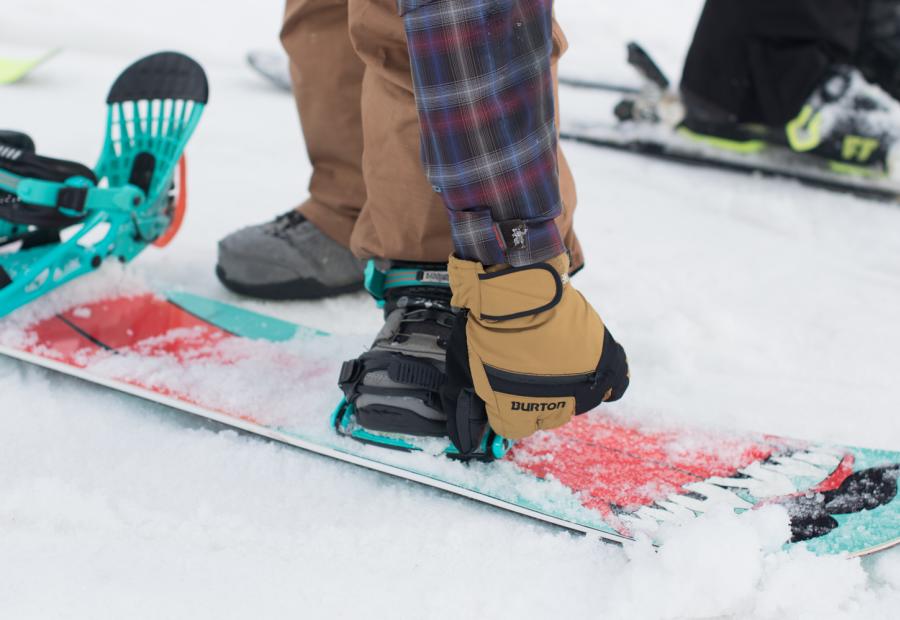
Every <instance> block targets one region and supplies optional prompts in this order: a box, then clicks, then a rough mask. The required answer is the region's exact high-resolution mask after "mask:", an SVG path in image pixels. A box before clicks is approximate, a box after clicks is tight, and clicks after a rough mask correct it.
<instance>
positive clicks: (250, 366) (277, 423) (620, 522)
mask: <svg viewBox="0 0 900 620" xmlns="http://www.w3.org/2000/svg"><path fill="white" fill-rule="evenodd" d="M102 275H105V274H98V277H101V276H102ZM65 300H69V301H68V302H67V301H65ZM359 346H360V343H359V342H358V341H357V340H356V339H348V338H345V337H340V336H334V335H328V334H326V333H325V332H322V331H319V330H316V329H310V328H305V327H301V326H298V325H294V324H292V323H289V322H286V321H282V320H279V319H276V318H273V317H269V316H265V315H262V314H258V313H254V312H249V311H247V310H244V309H241V308H238V307H235V306H231V305H228V304H225V303H222V302H219V301H215V300H210V299H206V298H203V297H200V296H197V295H193V294H190V293H186V292H174V293H169V294H157V293H154V292H153V291H151V290H150V289H149V288H147V287H146V285H144V284H142V283H140V282H135V281H131V280H129V279H127V278H124V279H121V280H120V281H117V282H115V283H114V285H109V286H106V287H104V286H102V285H101V284H98V283H97V282H94V283H91V282H87V281H81V282H79V283H77V284H76V285H74V287H73V288H71V289H70V290H68V291H66V297H65V298H62V297H60V296H59V294H58V293H54V294H52V295H50V296H48V297H46V298H42V299H40V300H37V301H36V302H34V303H33V304H31V305H29V306H28V307H27V308H25V309H23V310H20V311H18V312H16V313H14V314H13V315H11V316H9V317H7V318H6V319H3V320H2V321H0V354H3V355H6V356H9V357H12V358H15V359H18V360H22V361H24V362H28V363H30V364H35V365H38V366H42V367H45V368H49V369H51V370H54V371H57V372H60V373H63V374H67V375H70V376H74V377H78V378H80V379H83V380H86V381H90V382H92V383H95V384H98V385H102V386H105V387H107V388H111V389H114V390H117V391H120V392H124V393H127V394H131V395H134V396H138V397H141V398H144V399H147V400H150V401H154V402H157V403H161V404H163V405H166V406H168V407H170V408H172V409H175V410H178V411H182V412H186V413H190V414H193V415H197V416H200V417H203V418H206V419H210V420H214V421H216V422H219V423H222V424H225V425H228V426H231V427H234V428H237V429H240V430H243V431H246V432H249V433H253V434H256V435H259V436H262V437H266V438H269V439H272V440H275V441H278V442H281V443H284V444H287V445H290V446H293V447H296V448H300V449H303V450H307V451H310V452H314V453H316V454H320V455H323V456H326V457H328V458H333V459H336V460H340V461H343V462H346V463H350V464H353V465H357V466H360V467H365V468H367V469H372V470H375V471H379V472H382V473H386V474H390V475H392V476H395V477H398V478H402V479H405V480H409V481H413V482H416V483H419V484H422V485H426V486H429V487H433V488H437V489H441V490H444V491H448V492H451V493H454V494H457V495H461V496H464V497H466V498H469V499H471V500H474V501H477V502H480V503H484V504H489V505H491V506H495V507H497V508H500V509H503V510H507V511H511V512H515V513H518V514H520V515H524V516H527V517H530V518H534V519H537V520H540V521H542V522H545V523H550V524H552V525H555V526H558V527H561V528H564V529H567V530H569V531H572V532H577V533H581V534H584V535H586V536H589V537H590V538H592V539H600V540H604V541H609V542H614V543H618V544H623V543H628V542H630V541H633V540H634V539H635V537H637V536H639V535H646V536H649V537H650V538H651V539H652V540H656V541H657V542H659V541H658V539H656V538H654V537H655V536H656V534H657V533H658V532H659V530H660V527H661V526H662V525H663V524H669V523H676V524H677V523H681V522H686V521H689V520H692V519H695V518H697V517H698V516H699V515H702V514H703V513H705V512H707V511H709V510H711V509H713V508H716V507H721V506H727V507H729V508H731V509H733V510H735V511H737V512H741V511H745V510H752V509H754V508H756V507H758V506H762V505H767V504H771V503H778V504H781V505H783V506H784V507H785V508H786V509H787V511H788V513H789V514H790V515H791V528H792V533H793V539H792V542H791V543H789V544H794V545H804V546H806V547H807V548H808V549H810V550H811V551H813V552H815V553H818V554H831V553H846V554H848V555H851V556H856V555H866V554H869V553H874V552H876V551H880V550H882V549H885V548H888V547H890V546H893V545H896V544H900V498H898V497H897V477H898V474H900V453H898V452H890V451H885V450H870V449H865V448H857V447H850V446H840V445H824V444H819V443H816V442H810V441H804V440H797V439H788V438H782V437H773V436H770V435H762V434H754V433H730V432H725V431H721V430H718V429H702V428H691V427H684V426H677V425H669V426H667V425H659V424H656V423H653V424H650V423H647V422H639V421H632V420H628V419H624V418H621V417H620V416H617V415H615V414H613V413H611V412H608V411H603V410H600V411H595V412H592V413H590V414H586V415H582V416H579V417H577V418H576V419H575V420H574V421H573V422H571V423H569V424H567V425H566V426H564V427H562V428H560V429H556V430H554V431H545V432H541V433H538V434H536V435H533V436H531V437H529V438H526V439H524V440H521V441H518V442H516V443H515V444H514V445H512V446H509V445H506V446H503V450H501V451H500V452H498V453H495V454H494V455H493V456H494V457H495V458H494V460H493V461H492V462H461V461H459V460H457V459H454V458H452V455H450V454H448V451H447V447H448V442H447V441H446V439H440V438H410V437H403V436H395V437H393V439H394V440H395V444H394V445H392V446H388V447H392V448H393V449H388V448H387V447H385V446H386V442H385V439H386V438H385V437H384V436H382V437H380V438H379V441H378V442H377V443H379V444H380V445H378V446H375V445H371V444H372V443H373V442H371V441H368V438H367V437H366V436H365V435H361V436H360V435H354V433H353V430H354V429H353V428H352V427H349V426H346V425H345V424H346V420H345V418H344V417H343V416H342V414H341V411H342V409H343V405H342V404H339V405H338V407H337V408H335V405H336V404H338V403H339V401H340V391H339V390H338V388H337V386H336V380H337V376H338V371H339V369H340V365H341V362H342V360H343V359H345V358H346V357H347V356H349V355H353V354H355V352H356V351H358V348H359ZM288 384H289V385H290V386H291V389H290V393H286V392H285V390H284V386H285V385H288ZM223 385H227V386H228V390H226V391H225V393H223V390H222V386H223ZM72 423H73V424H75V423H77V420H75V419H74V418H73V422H72ZM341 426H343V428H338V427H341Z"/></svg>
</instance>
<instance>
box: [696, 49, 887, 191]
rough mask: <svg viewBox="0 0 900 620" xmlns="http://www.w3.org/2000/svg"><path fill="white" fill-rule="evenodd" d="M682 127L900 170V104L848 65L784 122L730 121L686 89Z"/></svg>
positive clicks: (841, 166) (744, 145)
mask: <svg viewBox="0 0 900 620" xmlns="http://www.w3.org/2000/svg"><path fill="white" fill-rule="evenodd" d="M684 101H685V105H686V116H685V119H684V121H683V122H682V124H681V126H680V127H679V133H680V134H681V135H682V136H684V137H686V138H688V139H691V140H694V141H697V142H700V143H704V144H708V145H710V146H714V147H718V148H722V149H725V150H729V151H733V152H737V153H743V154H753V153H760V152H762V151H764V150H765V149H766V148H767V147H769V146H776V147H786V148H788V149H790V150H791V151H793V152H794V153H802V154H808V155H812V156H816V157H817V158H819V159H820V161H822V162H824V163H825V165H826V166H827V167H828V168H830V169H831V170H833V171H834V172H839V173H845V174H851V175H859V176H885V175H893V176H896V175H898V174H900V170H898V169H897V167H898V165H900V153H898V148H897V142H898V138H900V104H898V102H897V101H895V100H894V99H892V98H891V97H890V96H889V95H887V94H886V93H885V92H884V91H883V90H881V89H880V88H878V87H877V86H874V85H872V84H870V83H869V82H867V81H866V79H865V78H864V77H863V75H862V73H861V72H860V71H859V70H858V69H856V68H855V67H851V66H849V65H836V66H834V67H832V68H831V69H830V70H829V71H828V72H827V73H826V75H825V77H824V78H823V79H822V81H821V82H820V83H819V85H818V86H817V87H816V88H815V89H814V90H813V92H812V94H811V95H810V96H809V98H808V99H807V100H806V103H805V104H804V105H803V107H802V108H801V110H800V112H799V114H798V115H797V116H796V117H795V118H793V119H792V120H791V121H789V122H788V123H787V124H786V125H784V126H779V127H772V126H765V125H758V124H741V123H735V122H729V121H728V120H727V119H722V118H721V117H720V116H719V117H717V115H716V114H715V112H711V111H710V110H709V109H705V108H704V107H703V105H702V103H698V102H696V101H694V100H693V98H692V97H691V95H690V93H684Z"/></svg>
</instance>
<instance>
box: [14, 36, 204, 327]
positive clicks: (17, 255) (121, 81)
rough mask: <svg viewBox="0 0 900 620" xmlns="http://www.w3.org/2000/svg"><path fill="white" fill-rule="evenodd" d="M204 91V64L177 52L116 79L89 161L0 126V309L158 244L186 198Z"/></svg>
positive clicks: (171, 231)
mask: <svg viewBox="0 0 900 620" xmlns="http://www.w3.org/2000/svg"><path fill="white" fill-rule="evenodd" d="M207 97H208V85H207V81H206V75H205V73H204V72H203V69H202V68H201V67H200V65H198V64H197V63H196V62H195V61H193V60H192V59H190V58H188V57H187V56H184V55H182V54H178V53H175V52H162V53H158V54H153V55H151V56H148V57H146V58H143V59H141V60H139V61H137V62H136V63H134V64H133V65H131V66H130V67H128V69H126V70H125V71H124V72H123V73H122V74H121V75H120V76H119V77H118V79H116V81H115V83H114V84H113V86H112V88H111V89H110V92H109V96H108V97H107V99H106V102H107V104H108V109H107V122H106V139H105V141H104V144H103V150H102V153H101V156H100V161H99V163H98V164H97V166H96V168H95V169H94V170H91V169H89V168H87V167H86V166H83V165H81V164H77V163H74V162H67V161H62V160H56V159H50V158H48V157H41V156H39V155H37V154H36V153H35V152H34V143H33V142H32V141H31V140H30V139H29V138H27V136H24V135H23V134H16V133H15V132H12V133H9V132H6V133H3V134H0V143H2V144H3V145H5V146H2V147H0V316H3V315H5V314H8V313H9V312H11V311H13V310H15V309H16V308H18V307H20V306H22V305H24V304H26V303H28V302H30V301H32V300H34V299H36V298H38V297H40V296H41V295H44V294H45V293H47V292H49V291H51V290H53V289H55V288H56V287H58V286H61V285H62V284H65V283H66V282H68V281H70V280H73V279H74V278H77V277H79V276H81V275H84V274H86V273H89V272H91V271H93V270H94V269H97V268H98V267H99V266H100V265H101V264H102V263H103V261H104V260H106V259H107V258H116V259H118V260H119V261H121V262H128V261H130V260H132V259H133V258H135V257H136V256H137V255H138V254H140V253H141V251H143V250H144V248H146V247H147V246H148V245H150V244H154V245H156V246H164V245H165V244H167V243H168V242H169V241H170V240H171V239H172V237H174V235H175V233H176V232H177V230H178V228H179V226H180V224H181V220H182V217H183V216H184V211H185V207H186V193H185V187H184V182H185V171H186V164H185V161H184V158H183V157H182V153H183V151H184V147H185V145H186V144H187V141H188V139H189V138H190V136H191V134H192V133H193V131H194V129H195V127H196V126H197V123H198V122H199V121H200V116H201V114H202V113H203V108H204V106H205V104H206V101H207Z"/></svg>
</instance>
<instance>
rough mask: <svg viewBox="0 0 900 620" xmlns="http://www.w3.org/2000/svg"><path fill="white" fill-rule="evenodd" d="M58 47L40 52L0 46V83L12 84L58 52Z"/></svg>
mask: <svg viewBox="0 0 900 620" xmlns="http://www.w3.org/2000/svg"><path fill="white" fill-rule="evenodd" d="M59 51H60V50H59V48H56V49H51V50H46V51H42V52H27V53H26V52H24V51H18V52H16V51H13V52H11V53H5V52H4V48H0V84H13V83H15V82H18V81H20V80H22V79H24V78H25V77H27V76H28V74H29V73H31V72H32V71H34V70H35V69H36V68H37V67H38V66H40V65H42V64H43V63H45V62H47V61H48V60H50V59H51V58H52V57H53V56H55V55H56V54H58V53H59Z"/></svg>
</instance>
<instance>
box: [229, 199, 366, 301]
mask: <svg viewBox="0 0 900 620" xmlns="http://www.w3.org/2000/svg"><path fill="white" fill-rule="evenodd" d="M216 275H217V276H218V277H219V280H220V281H221V282H222V284H224V285H225V287H226V288H228V289H229V290H231V291H234V292H235V293H238V294H241V295H247V296H249V297H258V298H260V299H282V300H286V299H322V298H325V297H333V296H335V295H340V294H342V293H350V292H353V291H357V290H360V289H361V288H362V286H363V268H362V264H361V263H360V261H359V260H358V259H357V258H356V257H355V256H353V254H352V253H351V252H350V250H348V249H347V248H345V247H343V246H342V245H340V244H339V243H337V242H336V241H334V240H332V239H331V238H329V237H328V236H326V235H325V234H324V233H322V232H321V231H320V230H319V229H318V228H316V227H315V226H314V225H313V223H312V222H310V221H308V220H307V219H306V218H305V217H303V215H301V214H300V213H298V212H297V211H290V212H288V213H285V214H284V215H280V216H278V217H277V218H275V220H273V221H271V222H268V223H265V224H259V225H257V226H249V227H247V228H242V229H240V230H238V231H236V232H233V233H231V234H230V235H228V236H227V237H225V238H224V239H222V240H221V241H219V261H218V264H217V265H216Z"/></svg>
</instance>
